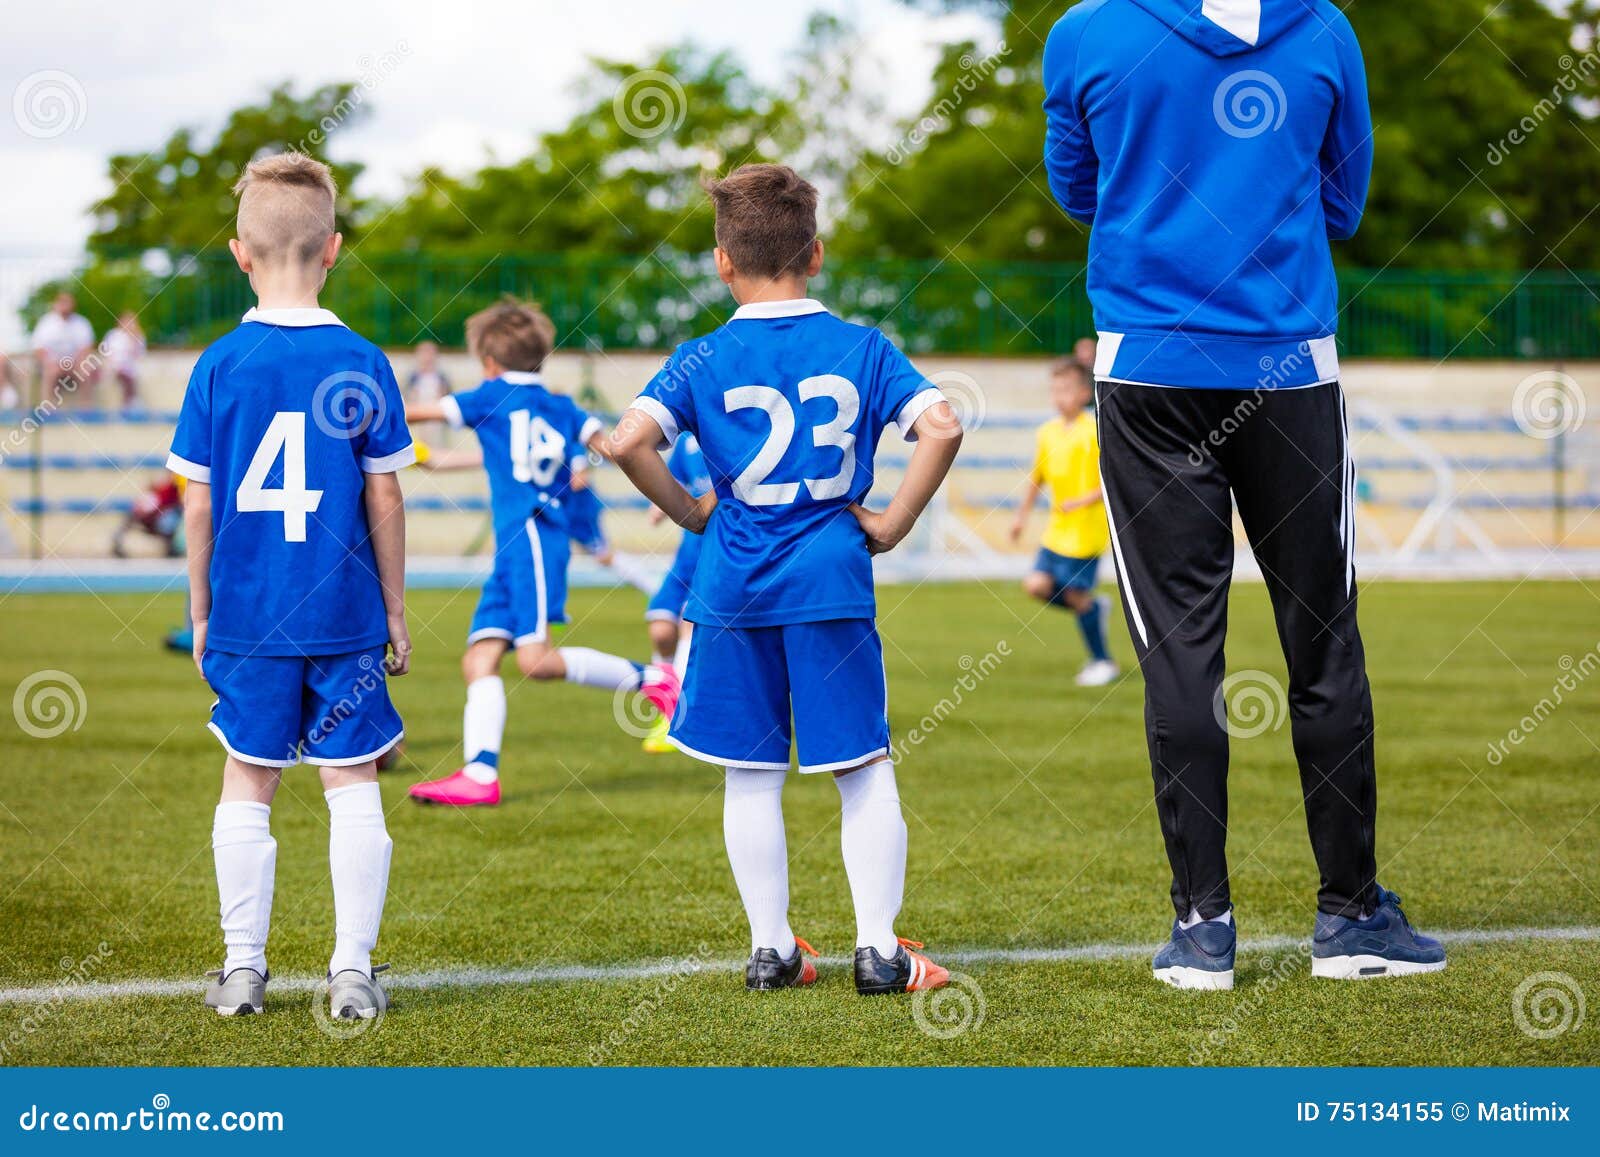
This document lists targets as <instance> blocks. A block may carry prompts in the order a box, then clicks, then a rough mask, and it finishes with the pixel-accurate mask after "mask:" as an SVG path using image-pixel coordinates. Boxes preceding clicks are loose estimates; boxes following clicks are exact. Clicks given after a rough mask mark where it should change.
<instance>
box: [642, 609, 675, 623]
mask: <svg viewBox="0 0 1600 1157" xmlns="http://www.w3.org/2000/svg"><path fill="white" fill-rule="evenodd" d="M644 621H645V622H647V623H681V622H683V616H682V615H678V614H674V613H673V612H671V611H663V610H654V611H645V613H644Z"/></svg>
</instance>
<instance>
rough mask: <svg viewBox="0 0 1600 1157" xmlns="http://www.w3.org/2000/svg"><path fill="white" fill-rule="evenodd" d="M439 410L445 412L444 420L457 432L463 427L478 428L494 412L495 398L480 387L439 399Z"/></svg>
mask: <svg viewBox="0 0 1600 1157" xmlns="http://www.w3.org/2000/svg"><path fill="white" fill-rule="evenodd" d="M439 408H440V409H442V410H443V411H444V420H445V421H446V422H448V423H449V424H450V425H451V426H453V427H455V428H456V429H457V430H459V429H461V428H462V427H463V426H470V427H473V428H476V427H477V426H478V424H479V423H480V422H482V421H483V420H484V419H485V418H487V417H488V416H489V415H490V414H491V413H493V412H494V398H493V397H492V396H491V395H490V392H489V390H488V389H486V388H485V387H483V386H478V387H477V388H476V389H471V390H462V391H461V392H460V393H459V394H446V395H445V396H444V397H442V398H440V399H439Z"/></svg>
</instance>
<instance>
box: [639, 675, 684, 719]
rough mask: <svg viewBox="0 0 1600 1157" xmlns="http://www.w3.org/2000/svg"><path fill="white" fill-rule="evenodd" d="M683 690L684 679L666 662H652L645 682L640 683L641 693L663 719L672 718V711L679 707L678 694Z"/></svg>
mask: <svg viewBox="0 0 1600 1157" xmlns="http://www.w3.org/2000/svg"><path fill="white" fill-rule="evenodd" d="M682 690H683V680H682V679H680V678H678V673H677V672H676V671H674V670H673V669H672V668H671V667H669V666H667V665H666V664H665V663H652V664H650V670H649V672H648V673H647V674H646V675H645V678H644V682H643V683H641V684H640V685H639V694H641V695H643V696H644V697H645V699H646V701H647V702H649V704H650V706H652V707H654V708H655V709H656V710H657V711H658V712H660V713H661V718H663V719H671V718H672V713H673V712H674V711H676V710H677V709H678V694H679V693H680V692H681V691H682Z"/></svg>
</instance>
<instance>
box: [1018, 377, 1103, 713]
mask: <svg viewBox="0 0 1600 1157" xmlns="http://www.w3.org/2000/svg"><path fill="white" fill-rule="evenodd" d="M1093 397H1094V384H1093V381H1092V379H1091V378H1090V369H1089V367H1088V366H1086V365H1084V364H1083V363H1082V362H1080V361H1078V360H1077V359H1075V358H1063V359H1061V360H1060V361H1058V362H1056V364H1055V365H1054V366H1052V367H1051V371H1050V401H1051V403H1052V404H1053V405H1054V406H1055V408H1056V411H1057V413H1058V414H1059V417H1055V418H1052V419H1050V421H1048V422H1046V423H1045V424H1044V425H1042V426H1040V427H1039V434H1038V446H1037V449H1036V450H1035V452H1034V458H1033V470H1032V472H1031V473H1029V475H1028V485H1027V489H1026V490H1024V491H1023V494H1022V504H1021V505H1020V506H1018V507H1017V517H1016V520H1015V521H1014V522H1013V523H1012V524H1011V541H1012V542H1018V541H1020V540H1021V538H1022V535H1023V532H1024V531H1026V530H1027V527H1028V516H1029V515H1030V514H1032V513H1033V508H1034V506H1035V504H1036V503H1037V502H1038V501H1039V495H1040V493H1041V492H1047V493H1048V494H1049V496H1050V522H1049V524H1048V525H1047V526H1046V527H1045V531H1044V540H1043V541H1042V542H1041V543H1040V545H1039V554H1038V557H1037V558H1035V560H1034V563H1033V570H1032V572H1031V573H1030V574H1029V575H1028V577H1027V578H1025V579H1023V580H1022V589H1023V590H1025V591H1027V592H1028V593H1029V594H1030V595H1032V596H1033V597H1034V598H1036V599H1039V600H1040V601H1041V602H1046V603H1049V604H1051V605H1052V606H1057V607H1061V608H1062V609H1063V610H1069V611H1071V612H1072V613H1073V614H1075V615H1076V616H1077V617H1078V629H1079V630H1080V631H1082V632H1083V642H1084V646H1086V647H1087V648H1088V649H1089V663H1088V665H1087V666H1086V667H1084V669H1083V670H1082V671H1080V672H1078V678H1077V680H1076V681H1077V684H1078V686H1080V687H1104V686H1105V685H1106V684H1107V683H1110V682H1111V681H1112V680H1113V679H1115V678H1116V677H1117V676H1118V675H1120V674H1122V671H1121V670H1120V669H1119V668H1118V667H1117V665H1116V664H1115V663H1114V662H1112V661H1111V652H1110V651H1109V650H1107V649H1106V623H1107V622H1109V621H1110V617H1111V614H1110V612H1111V601H1110V600H1109V599H1107V598H1106V597H1105V596H1104V595H1096V594H1095V584H1096V581H1097V580H1098V578H1099V574H1100V556H1101V555H1102V554H1104V553H1105V549H1106V546H1107V544H1108V543H1110V541H1111V531H1110V529H1109V528H1108V527H1107V525H1106V507H1105V500H1104V498H1103V497H1102V496H1101V493H1100V442H1099V439H1098V437H1097V436H1096V434H1095V425H1094V418H1093V416H1092V415H1090V414H1089V413H1087V412H1086V409H1085V408H1086V407H1087V406H1088V404H1089V401H1090V399H1091V398H1093Z"/></svg>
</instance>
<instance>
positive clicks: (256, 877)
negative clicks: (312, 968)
mask: <svg viewBox="0 0 1600 1157" xmlns="http://www.w3.org/2000/svg"><path fill="white" fill-rule="evenodd" d="M271 817H272V808H271V807H269V806H268V805H267V804H264V803H251V802H248V801H239V802H235V803H219V804H218V805H217V812H216V818H215V819H213V820H212V824H211V847H212V850H213V852H214V854H215V856H216V860H217V895H218V896H219V897H220V898H221V901H222V942H223V944H224V945H225V946H226V949H227V954H226V956H225V957H224V958H223V961H222V971H223V973H224V974H226V973H229V972H232V971H233V970H234V969H235V968H254V969H255V970H256V971H257V972H259V973H261V974H262V975H263V976H264V975H266V971H267V930H268V928H269V927H270V926H271V924H272V877H273V873H274V871H275V870H276V868H277V865H278V842H277V841H276V840H274V839H273V838H272V830H271V828H270V826H269V821H270V819H271Z"/></svg>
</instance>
